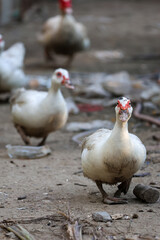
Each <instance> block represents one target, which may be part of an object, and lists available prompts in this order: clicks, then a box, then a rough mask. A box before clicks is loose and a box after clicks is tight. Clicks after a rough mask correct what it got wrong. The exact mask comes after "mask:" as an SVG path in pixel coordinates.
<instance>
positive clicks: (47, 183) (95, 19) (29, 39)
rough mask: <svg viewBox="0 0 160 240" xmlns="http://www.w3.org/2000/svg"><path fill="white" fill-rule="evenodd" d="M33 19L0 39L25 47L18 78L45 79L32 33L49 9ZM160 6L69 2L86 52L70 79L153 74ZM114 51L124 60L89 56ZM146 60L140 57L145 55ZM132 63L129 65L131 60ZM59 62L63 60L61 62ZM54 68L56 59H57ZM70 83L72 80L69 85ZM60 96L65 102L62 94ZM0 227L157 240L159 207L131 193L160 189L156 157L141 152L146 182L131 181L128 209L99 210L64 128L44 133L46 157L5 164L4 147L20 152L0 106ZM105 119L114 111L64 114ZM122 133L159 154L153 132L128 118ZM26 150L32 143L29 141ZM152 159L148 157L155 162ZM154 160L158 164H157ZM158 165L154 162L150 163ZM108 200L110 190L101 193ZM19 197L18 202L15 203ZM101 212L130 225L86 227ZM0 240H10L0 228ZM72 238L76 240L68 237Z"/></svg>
mask: <svg viewBox="0 0 160 240" xmlns="http://www.w3.org/2000/svg"><path fill="white" fill-rule="evenodd" d="M41 6H43V7H42V11H41V14H36V13H35V12H34V13H32V14H31V16H30V15H29V19H27V15H26V20H25V21H24V22H23V23H12V24H11V25H9V26H5V27H1V32H2V33H3V34H4V37H5V39H6V42H7V46H10V45H11V44H13V43H14V42H17V41H23V42H24V43H25V45H26V50H27V52H26V65H25V71H26V73H29V74H43V75H45V74H47V75H48V74H49V75H50V74H52V72H53V69H52V67H47V64H46V63H45V62H44V60H43V54H42V51H41V50H42V49H41V47H40V46H39V45H38V44H37V43H36V38H35V33H36V32H38V30H39V29H40V26H41V24H42V22H44V20H45V19H47V18H48V17H50V16H52V15H55V14H56V13H57V12H58V10H57V4H56V3H55V2H53V3H52V2H51V1H49V2H46V3H44V4H42V5H41ZM159 8H160V2H158V1H155V0H153V1H126V0H125V1H120V0H114V1H105V0H101V1H96V0H92V1H91V0H88V1H85V0H81V1H75V2H74V15H75V16H76V18H77V20H79V21H81V22H83V23H84V24H85V25H86V26H87V27H88V32H89V36H90V39H91V43H92V47H91V49H90V50H89V51H88V52H86V53H80V54H77V56H76V57H75V60H74V62H73V64H72V67H71V70H70V71H71V72H72V73H75V74H74V76H76V73H78V72H88V73H89V72H117V71H120V70H126V71H129V72H130V73H132V74H134V75H137V74H148V73H151V72H152V73H153V72H158V71H159V66H160V59H159V58H156V56H157V55H158V53H160V45H159V39H160V15H159ZM105 50H120V51H122V52H123V53H124V58H123V59H121V60H107V59H97V58H96V57H95V55H94V54H93V53H94V51H105ZM151 55H152V58H149V59H148V58H146V56H151ZM133 56H137V59H136V60H133V59H132V57H133ZM62 60H63V59H62ZM59 61H61V59H59ZM73 83H74V79H73ZM64 94H65V96H67V95H73V93H71V92H68V91H67V92H64ZM0 112H1V117H0V136H1V141H0V166H1V168H0V222H2V221H3V220H8V221H9V220H11V221H15V222H18V223H19V224H20V225H22V226H23V227H25V228H26V229H27V230H28V231H29V232H30V233H31V234H33V236H34V237H35V239H36V240H37V239H39V240H44V239H46V240H51V239H54V240H61V239H69V238H68V236H67V233H66V224H67V223H68V221H67V220H66V219H65V217H63V216H62V214H60V212H62V213H65V214H66V215H67V216H69V213H70V219H71V220H73V222H74V221H75V220H78V222H79V224H80V225H81V226H82V232H83V239H86V240H90V239H99V240H103V239H109V240H110V239H118V240H119V239H128V240H132V239H133V240H135V239H136V240H138V239H147V240H149V239H160V224H159V218H160V215H159V210H160V205H159V202H157V203H154V204H147V203H143V202H140V201H138V200H137V199H136V198H135V196H134V195H133V188H134V187H135V185H136V184H138V183H144V184H146V185H149V184H150V183H155V184H156V186H159V187H160V160H159V159H160V155H156V153H152V154H151V153H148V156H147V160H146V163H145V164H144V166H143V168H142V169H141V171H140V172H150V176H146V177H139V178H133V180H132V184H131V187H130V189H129V192H128V193H127V195H126V197H127V199H128V204H125V205H105V204H103V203H102V201H101V195H100V193H99V192H98V189H97V187H96V185H95V183H93V182H92V181H90V180H88V179H86V178H84V177H83V174H82V172H81V161H80V147H79V146H78V144H76V143H75V142H73V141H72V137H73V136H74V135H75V133H69V132H67V131H66V130H65V128H63V129H61V130H59V131H57V132H55V133H52V134H50V135H49V137H48V139H47V145H49V147H50V148H51V150H52V154H51V155H49V156H47V157H44V158H40V159H34V160H19V159H10V158H9V157H8V155H7V152H6V149H5V146H6V145H7V144H12V145H23V143H22V140H21V139H20V136H19V135H18V133H17V132H16V130H15V128H14V127H13V124H12V121H11V117H10V107H9V104H1V105H0ZM94 119H101V120H104V119H107V120H111V121H114V107H108V108H105V109H103V110H102V111H100V112H93V113H86V112H81V113H79V114H77V115H73V114H70V116H69V119H68V122H72V121H86V122H87V121H90V120H94ZM129 130H130V132H133V130H134V133H135V134H136V135H137V136H139V137H140V138H141V140H142V141H143V142H144V144H145V145H146V146H147V147H150V146H154V147H155V149H156V150H157V153H158V151H159V150H160V145H159V142H158V141H156V140H153V136H154V135H155V134H156V135H157V134H160V129H159V128H158V127H156V126H155V125H154V126H153V125H150V124H148V123H146V122H140V121H138V120H137V119H135V118H134V117H132V119H131V120H130V122H129ZM32 142H33V144H36V142H37V141H36V140H34V139H33V141H32ZM155 155H156V157H155ZM157 156H158V158H157ZM154 159H158V160H154ZM106 190H107V191H108V193H109V194H110V195H113V194H114V192H115V190H116V186H106ZM23 196H25V199H22V200H18V198H19V197H23ZM96 211H107V212H108V213H109V214H117V213H120V214H126V215H129V216H131V215H133V214H136V215H137V218H133V219H132V218H131V219H128V220H122V219H119V220H113V221H112V223H111V224H107V223H100V222H98V223H97V222H94V221H93V219H92V213H94V212H96ZM0 239H2V240H7V239H13V238H12V236H10V237H9V236H6V235H5V231H4V230H2V229H0ZM75 239H78V238H75Z"/></svg>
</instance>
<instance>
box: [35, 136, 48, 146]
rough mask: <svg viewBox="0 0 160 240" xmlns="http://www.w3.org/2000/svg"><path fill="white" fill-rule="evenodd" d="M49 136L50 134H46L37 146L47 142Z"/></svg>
mask: <svg viewBox="0 0 160 240" xmlns="http://www.w3.org/2000/svg"><path fill="white" fill-rule="evenodd" d="M47 137H48V135H46V136H45V137H44V138H43V139H42V141H41V142H40V143H38V145H37V146H43V145H44V144H45V142H46V139H47Z"/></svg>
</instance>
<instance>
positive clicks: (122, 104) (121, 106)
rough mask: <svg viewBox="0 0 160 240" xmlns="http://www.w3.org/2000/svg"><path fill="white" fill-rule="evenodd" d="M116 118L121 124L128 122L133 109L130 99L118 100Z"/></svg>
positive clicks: (122, 98)
mask: <svg viewBox="0 0 160 240" xmlns="http://www.w3.org/2000/svg"><path fill="white" fill-rule="evenodd" d="M115 111H116V118H117V119H118V120H120V121H121V122H127V121H128V120H129V119H130V117H131V115H132V111H133V108H132V106H131V101H130V99H128V98H125V97H121V98H119V99H118V102H117V106H116V107H115Z"/></svg>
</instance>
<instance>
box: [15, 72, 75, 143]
mask: <svg viewBox="0 0 160 240" xmlns="http://www.w3.org/2000/svg"><path fill="white" fill-rule="evenodd" d="M61 85H64V86H66V87H67V88H73V86H72V85H71V83H70V79H69V73H68V71H67V70H65V69H61V68H60V69H57V70H56V71H55V72H54V74H53V76H52V85H51V88H50V89H49V91H48V93H47V92H42V91H36V90H25V89H17V91H16V93H15V95H14V96H13V97H12V98H11V115H12V119H13V123H14V125H15V127H16V129H17V131H18V132H19V134H20V135H21V137H22V139H23V141H24V142H25V143H26V144H30V140H29V138H28V137H36V138H43V139H42V141H41V142H40V143H39V144H38V145H43V144H44V143H45V140H46V138H47V136H48V135H49V133H51V132H53V131H56V130H58V129H60V128H61V127H63V126H64V124H65V123H66V121H67V118H68V110H67V106H66V102H65V99H64V97H63V95H62V93H61V90H60V87H61Z"/></svg>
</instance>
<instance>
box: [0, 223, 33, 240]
mask: <svg viewBox="0 0 160 240" xmlns="http://www.w3.org/2000/svg"><path fill="white" fill-rule="evenodd" d="M0 227H1V228H3V229H6V230H7V231H9V232H13V233H14V234H15V236H17V237H18V238H19V239H21V240H35V238H34V237H33V236H32V235H31V234H30V233H29V232H28V231H27V230H26V229H25V228H23V227H22V226H20V225H14V226H10V227H9V226H5V225H0Z"/></svg>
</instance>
